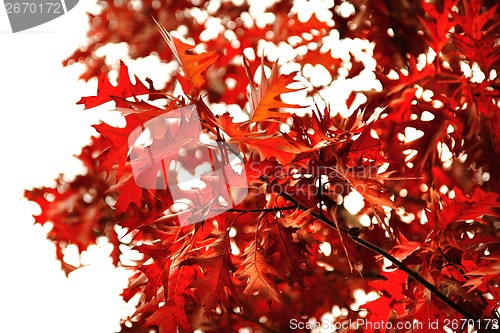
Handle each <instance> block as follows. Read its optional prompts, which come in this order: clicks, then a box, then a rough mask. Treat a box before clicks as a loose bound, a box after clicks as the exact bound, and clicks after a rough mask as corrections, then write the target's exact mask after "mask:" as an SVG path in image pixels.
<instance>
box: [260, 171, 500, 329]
mask: <svg viewBox="0 0 500 333" xmlns="http://www.w3.org/2000/svg"><path fill="white" fill-rule="evenodd" d="M261 179H262V180H263V181H265V182H266V183H267V184H269V182H268V181H267V179H265V178H264V177H261ZM279 194H280V195H281V196H282V197H283V198H285V199H286V200H288V201H290V202H291V203H293V204H294V205H296V206H297V207H298V208H300V209H301V210H303V211H307V210H308V209H309V208H308V207H307V206H305V205H303V204H301V203H299V202H298V200H297V199H295V198H294V197H293V196H291V195H290V194H288V193H286V192H280V193H279ZM309 214H310V215H311V216H313V217H315V218H316V219H318V220H320V221H322V222H324V223H325V224H327V225H328V226H330V227H332V228H333V229H336V230H340V231H341V232H343V233H344V234H345V235H346V236H347V237H348V238H350V239H351V240H352V241H353V242H355V243H357V244H359V245H361V246H363V247H365V248H367V249H370V250H372V251H373V252H375V253H378V254H380V255H381V256H383V257H384V258H386V259H387V260H389V261H390V262H392V263H393V264H394V265H395V266H396V267H397V268H399V269H400V270H402V271H403V272H405V273H406V274H408V275H409V276H411V277H412V278H413V279H414V280H416V281H418V282H419V283H420V284H421V285H422V286H424V287H425V288H426V289H427V290H429V291H430V292H431V293H432V294H433V295H434V296H436V297H437V298H438V299H440V300H441V301H442V302H443V303H445V304H446V305H447V306H449V307H450V308H452V309H453V310H455V311H456V312H458V313H460V314H461V315H462V316H464V317H466V318H468V319H471V320H473V321H474V323H479V318H478V317H476V316H475V315H473V314H472V313H470V312H469V311H467V310H466V309H464V308H462V307H461V306H459V305H458V304H456V303H455V302H453V301H452V300H451V299H450V298H449V297H447V296H446V295H444V294H443V293H442V292H440V291H439V290H438V289H437V288H436V287H435V286H434V285H433V284H432V283H430V282H429V281H427V280H426V279H424V278H423V277H422V276H421V275H420V274H418V273H417V272H415V271H413V270H412V269H411V268H409V267H408V266H406V265H405V264H403V263H402V262H401V261H399V260H398V259H396V258H395V257H394V256H392V255H391V254H390V253H388V252H387V251H385V250H383V249H381V248H380V247H378V246H377V245H375V244H373V243H370V242H369V241H367V240H364V239H362V238H359V237H358V236H357V235H353V234H352V233H349V229H347V228H345V227H342V226H340V225H339V226H338V228H337V226H336V225H335V223H334V222H333V221H330V220H329V219H327V218H326V217H325V216H323V215H321V214H319V213H317V212H315V211H311V212H310V213H309ZM478 331H479V332H490V333H493V331H491V330H490V329H481V328H480V327H478Z"/></svg>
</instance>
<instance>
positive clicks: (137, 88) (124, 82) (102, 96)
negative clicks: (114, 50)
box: [78, 61, 151, 109]
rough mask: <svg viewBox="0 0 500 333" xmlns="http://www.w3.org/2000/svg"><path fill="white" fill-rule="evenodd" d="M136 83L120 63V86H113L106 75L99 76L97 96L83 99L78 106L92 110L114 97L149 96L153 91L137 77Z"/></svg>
mask: <svg viewBox="0 0 500 333" xmlns="http://www.w3.org/2000/svg"><path fill="white" fill-rule="evenodd" d="M135 81H136V83H135V84H133V83H132V82H131V80H130V76H129V73H128V68H127V66H126V65H125V64H124V63H123V61H120V73H119V78H118V84H117V85H116V86H113V85H112V84H111V82H110V81H109V79H108V77H107V75H106V74H105V73H101V74H100V75H99V81H98V86H97V95H96V96H89V97H83V98H82V99H81V100H80V101H79V102H78V104H83V105H84V106H85V109H91V108H93V107H96V106H99V105H101V104H104V103H106V102H109V101H112V100H113V98H114V97H121V98H127V97H135V96H139V95H144V94H148V93H149V92H150V91H151V90H150V88H148V87H146V85H144V83H142V82H141V80H139V78H138V77H137V76H135Z"/></svg>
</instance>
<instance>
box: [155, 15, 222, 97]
mask: <svg viewBox="0 0 500 333" xmlns="http://www.w3.org/2000/svg"><path fill="white" fill-rule="evenodd" d="M155 22H156V20H155ZM156 24H157V25H158V28H159V30H160V33H161V36H162V37H163V39H164V40H165V41H166V42H167V45H168V47H169V48H170V50H171V51H172V52H173V54H174V56H175V58H176V60H177V61H178V62H179V65H180V66H181V68H182V70H183V76H181V77H180V78H179V82H180V83H181V85H182V89H183V90H184V92H185V93H186V94H187V95H189V96H198V95H199V94H200V92H201V89H202V88H203V87H204V85H205V82H206V71H207V69H208V67H210V66H211V65H213V64H214V63H215V61H217V58H218V54H217V53H216V52H206V53H201V54H196V52H195V51H194V47H193V46H191V45H188V44H185V43H183V42H181V41H180V40H178V39H177V38H175V37H173V36H172V35H171V34H170V33H169V32H168V31H167V30H166V29H165V28H164V27H162V26H161V25H160V24H159V23H158V22H156Z"/></svg>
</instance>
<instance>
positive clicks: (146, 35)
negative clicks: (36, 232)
mask: <svg viewBox="0 0 500 333" xmlns="http://www.w3.org/2000/svg"><path fill="white" fill-rule="evenodd" d="M300 3H301V2H300V1H296V2H295V4H294V3H292V2H290V1H277V2H275V3H274V4H272V5H269V6H267V7H265V8H263V9H262V12H259V10H258V9H256V8H257V7H258V6H257V5H252V6H250V5H249V4H248V3H247V2H245V1H239V2H238V4H236V2H235V3H233V2H231V1H222V2H217V1H207V0H180V1H163V2H160V1H157V0H154V1H151V0H142V1H107V0H106V1H100V2H99V5H100V12H99V13H98V14H89V19H90V31H89V33H88V36H89V38H88V40H87V43H86V45H85V46H83V47H82V48H81V49H79V50H77V51H76V52H75V53H74V54H73V55H72V56H71V57H70V58H68V59H67V60H66V61H65V64H67V65H68V64H72V63H74V62H85V64H86V65H87V66H86V71H85V73H84V74H83V75H82V78H84V79H87V80H88V79H91V78H96V77H98V82H99V87H98V91H97V95H96V96H91V97H85V98H82V100H81V101H80V102H79V103H80V104H82V105H84V106H85V108H86V109H88V108H92V107H95V106H98V105H101V104H103V103H106V102H110V101H112V102H114V103H115V104H116V109H117V110H119V111H120V112H121V113H122V115H123V118H124V119H125V120H126V126H124V127H118V126H112V125H110V124H106V123H101V124H98V125H95V129H96V130H97V132H98V133H99V135H97V136H96V137H93V138H92V142H91V144H90V145H89V146H87V147H84V148H83V150H82V153H81V155H80V156H79V159H80V160H81V161H82V162H83V164H84V165H85V167H86V173H85V174H84V175H81V176H78V177H76V178H75V179H74V180H72V181H68V180H66V179H65V178H64V177H63V176H61V177H60V178H59V179H58V180H57V184H56V187H54V188H41V189H33V190H30V191H26V194H25V196H26V197H27V198H28V199H29V200H32V201H35V202H37V203H38V204H39V205H40V206H41V208H42V213H41V214H40V215H38V216H36V217H35V219H36V222H37V223H40V224H44V223H47V222H51V223H52V224H53V228H52V230H51V231H50V232H49V235H48V237H49V238H50V239H51V240H52V241H54V242H55V243H56V245H57V255H58V258H59V259H60V260H61V262H62V264H63V266H62V267H63V269H65V270H66V272H67V273H69V272H70V271H71V270H72V269H74V267H71V266H69V265H68V264H65V263H64V260H63V258H64V249H65V248H66V247H67V246H68V245H69V244H76V245H77V246H78V249H79V251H80V252H82V251H84V250H85V249H86V248H87V247H88V246H89V245H90V244H94V243H95V242H96V240H97V238H98V237H106V238H107V239H108V240H109V242H111V243H112V244H113V245H114V251H113V252H112V254H111V255H112V258H113V262H114V264H115V265H126V264H124V263H122V262H121V260H123V257H122V256H121V253H122V250H123V249H124V248H132V249H134V250H136V251H138V252H140V253H141V254H142V255H143V256H142V259H140V260H137V261H135V262H134V263H133V265H132V266H130V269H133V270H135V271H136V273H135V275H134V276H133V277H132V279H131V280H130V285H129V287H128V288H127V289H126V290H124V292H123V298H124V299H125V300H126V301H129V300H130V299H132V297H133V296H134V295H136V294H138V295H140V301H139V305H138V307H137V312H136V313H135V314H134V315H133V316H131V318H128V319H127V320H126V321H125V322H124V323H123V327H122V331H123V332H147V331H148V328H149V327H158V328H159V331H160V332H162V333H164V332H176V331H177V330H179V331H180V332H190V331H193V330H195V329H200V330H202V331H203V332H221V331H226V332H237V331H238V330H239V329H241V328H250V329H252V330H253V331H255V332H286V331H290V330H291V325H290V323H291V322H295V323H303V324H305V323H307V322H308V320H311V319H315V320H317V321H319V322H321V318H322V316H323V315H324V314H325V313H327V312H330V311H332V309H333V308H334V307H335V308H336V309H341V311H337V312H338V313H337V312H336V311H334V313H333V314H334V319H335V323H337V324H341V323H348V322H355V321H356V320H358V319H366V320H367V322H371V323H380V322H388V321H390V322H392V323H394V325H396V323H398V322H400V323H405V322H406V323H408V322H412V321H414V320H417V321H420V322H422V323H425V324H424V325H423V326H422V327H419V326H413V327H406V330H404V329H400V330H399V331H401V332H403V331H408V332H427V331H428V322H434V321H437V324H438V326H437V327H436V328H437V329H438V330H437V331H438V332H443V331H444V328H445V327H446V326H448V327H450V328H452V329H453V330H455V331H459V332H466V331H467V325H462V324H463V323H473V324H474V325H475V326H476V328H478V329H479V330H480V331H488V330H490V331H491V330H492V329H493V328H494V326H492V324H491V323H492V322H491V321H488V320H491V319H494V320H497V323H498V308H499V305H500V304H499V302H500V292H499V290H500V288H499V287H498V284H499V283H500V279H499V273H500V238H499V236H500V219H499V217H500V215H499V212H500V201H499V198H498V193H499V190H500V178H499V174H498V172H497V171H495V170H498V169H497V167H498V164H499V162H500V160H499V158H500V150H499V147H500V110H499V90H498V85H499V80H498V78H497V76H496V74H497V72H498V70H499V64H500V51H499V50H498V47H497V46H498V45H497V44H498V38H499V37H498V29H499V24H498V22H499V21H500V20H499V15H498V4H494V2H493V1H486V0H484V1H480V0H478V1H465V0H442V1H439V0H436V1H430V2H426V1H407V0H395V1H378V0H377V1H359V0H353V1H351V2H347V1H342V2H340V3H336V4H335V5H330V6H327V7H328V8H325V9H323V10H324V11H326V12H327V13H328V14H329V15H326V16H327V17H326V19H325V18H324V15H320V14H321V13H313V14H312V15H311V16H310V17H307V18H305V19H304V17H302V16H301V15H299V14H298V8H300ZM322 14H324V13H322ZM269 17H270V18H271V19H267V20H266V19H264V18H269ZM153 18H154V19H155V20H156V21H157V23H155V20H154V19H153ZM214 22H215V23H214ZM214 24H215V25H216V27H217V29H218V30H217V29H216V30H215V31H216V32H217V33H216V34H212V35H211V34H210V33H211V32H213V30H211V28H210V27H211V26H213V25H214ZM174 36H176V37H174ZM162 37H163V38H162ZM181 37H182V38H181ZM335 38H340V40H341V41H351V40H365V41H369V42H372V43H373V44H372V45H374V48H373V58H374V59H375V60H376V63H377V65H376V67H375V68H374V69H369V68H367V67H366V64H365V63H364V62H363V61H361V60H360V58H359V57H358V56H356V55H355V54H353V53H349V55H348V59H346V58H345V57H344V58H342V59H341V58H339V57H337V56H336V55H335V54H336V53H335V50H333V49H332V46H331V45H332V44H331V40H332V39H335ZM110 43H126V44H127V45H128V46H129V49H128V50H129V55H130V57H131V58H133V59H135V58H140V57H147V56H151V55H155V56H158V57H159V58H160V59H161V60H162V61H163V62H164V63H171V64H172V63H177V64H178V66H177V69H176V73H172V76H171V77H168V78H166V82H162V83H159V84H160V85H161V84H163V83H164V87H163V88H161V89H158V88H155V87H154V86H153V83H152V82H151V81H150V80H141V79H139V78H137V77H136V78H135V80H131V78H130V76H129V72H128V69H127V66H126V65H125V64H124V63H121V64H120V68H119V79H118V81H117V82H116V84H112V83H111V81H112V80H110V79H108V76H107V74H106V73H107V72H108V71H109V70H115V69H113V68H112V66H111V67H109V66H108V64H107V63H106V59H105V58H100V57H98V56H97V54H98V53H99V52H98V50H99V49H100V48H101V47H103V46H105V45H107V44H110ZM194 45H196V46H197V47H196V48H195V47H194ZM276 47H283V48H285V49H286V50H287V52H288V55H290V54H292V55H293V59H292V60H290V63H293V66H292V67H285V65H283V62H281V61H278V60H277V59H276V58H275V53H273V52H272V51H273V50H275V48H276ZM364 51H365V53H370V51H369V50H368V49H365V50H364ZM261 54H262V57H261V56H260V55H261ZM244 55H245V56H244ZM312 66H315V68H322V69H323V70H324V71H326V72H327V73H329V75H330V80H329V82H324V83H318V81H317V80H316V81H315V80H314V79H315V78H314V77H310V76H309V74H308V73H309V72H310V68H311V67H312ZM365 67H366V68H365ZM282 68H283V70H282ZM290 68H293V70H289V69H290ZM256 73H259V75H257V76H255V74H256ZM370 73H372V75H374V76H375V77H376V78H377V79H378V81H379V82H380V84H381V89H378V90H369V91H363V90H362V89H359V90H358V91H354V92H352V93H351V94H350V95H349V96H348V98H347V99H346V101H345V105H346V110H349V115H348V116H342V115H341V113H339V112H338V111H339V110H336V109H334V108H333V107H330V106H328V104H327V103H321V101H320V99H321V98H320V97H319V96H323V97H325V96H326V94H328V93H331V90H328V87H329V86H330V84H332V82H338V81H343V82H347V81H348V80H351V79H354V78H356V77H362V75H366V74H370ZM259 77H260V81H259V79H258V78H259ZM307 78H309V79H310V81H314V82H313V83H314V84H308V83H307ZM134 81H135V82H134ZM327 81H328V80H327ZM177 82H178V83H179V84H180V88H182V92H181V91H180V89H179V86H177V87H178V88H177V89H175V87H176V84H177ZM301 83H302V84H301ZM304 86H305V87H304ZM174 90H175V92H179V93H178V94H174ZM247 91H248V94H247ZM289 93H293V94H296V96H300V98H299V99H297V97H296V98H295V99H293V98H290V97H289V95H290V94H289ZM286 94H288V96H287V95H286ZM300 94H302V95H300ZM313 97H314V98H315V100H316V101H318V104H315V103H313ZM335 98H338V97H335ZM297 100H300V101H301V102H300V103H298V102H297ZM186 105H195V106H196V109H197V110H198V113H199V117H200V119H201V120H202V124H203V128H202V129H201V131H203V132H204V133H206V134H207V135H209V136H211V137H212V138H215V139H217V140H219V141H228V142H232V143H236V144H238V145H239V147H240V150H241V152H242V154H243V156H244V159H245V167H246V175H247V182H248V190H249V192H248V195H247V196H246V198H245V199H244V201H243V202H241V203H239V204H238V205H237V206H236V207H234V208H233V209H230V210H228V211H226V212H224V213H222V214H220V215H217V216H216V217H215V218H210V219H208V220H206V221H204V222H202V223H196V224H188V225H185V224H184V223H182V221H181V220H180V219H179V217H178V215H177V214H175V211H174V210H173V208H172V204H173V202H172V198H171V195H170V193H169V190H168V189H156V190H155V189H143V188H140V187H138V186H137V185H136V183H135V181H134V177H133V174H132V168H131V165H130V157H129V156H128V141H127V140H128V136H129V135H130V133H131V132H132V131H133V130H134V129H135V128H137V127H139V126H141V124H144V123H145V122H147V121H148V120H150V119H153V118H154V117H157V116H159V115H162V114H165V113H168V112H169V111H172V110H176V109H178V108H180V107H183V106H186ZM221 106H222V107H223V109H224V110H225V112H224V113H223V114H220V113H217V112H214V110H216V109H217V110H218V109H220V107H221ZM235 109H239V110H243V111H242V112H243V113H241V112H240V115H239V116H238V118H235V112H229V110H235ZM241 114H244V115H245V114H246V116H245V117H244V119H243V120H242V118H241ZM412 133H418V135H417V136H418V137H417V138H415V135H413V137H412ZM180 162H181V163H182V164H183V165H184V167H186V168H187V169H189V170H190V171H191V172H193V171H194V169H195V168H196V167H197V164H196V161H193V160H187V159H184V160H182V158H181V157H180ZM353 190H356V191H357V192H359V193H360V194H361V196H362V197H363V203H364V205H363V208H361V210H359V212H354V213H352V211H350V210H348V209H346V207H347V206H348V205H347V204H346V201H345V198H346V197H347V196H348V195H349V196H350V193H351V192H353ZM347 208H348V207H347ZM207 209H211V208H210V207H209V208H207ZM117 232H118V233H117ZM121 233H123V234H126V236H124V237H118V234H121ZM384 257H385V260H382V259H384ZM359 290H361V291H363V292H365V293H370V292H372V291H375V292H376V293H377V295H378V297H377V298H376V299H375V300H369V301H368V302H367V303H366V304H364V305H359V304H357V303H356V297H355V295H358V294H359ZM460 318H462V319H468V320H469V321H467V322H465V321H461V322H460V321H458V320H459V319H460ZM479 319H482V320H483V321H479ZM450 323H455V324H456V323H462V324H459V325H458V327H457V326H453V325H451V324H450ZM486 323H490V325H489V327H487V326H488V325H487V324H486ZM447 324H448V325H447ZM332 325H333V324H332ZM372 326H375V325H372ZM372 326H370V325H368V324H367V323H365V325H360V326H359V327H356V325H350V326H344V327H345V329H343V330H344V331H360V332H361V331H364V332H373V331H374V330H375V328H376V327H372ZM395 327H396V326H393V328H390V327H389V326H386V327H382V328H379V329H378V330H379V331H380V332H393V331H396V330H395ZM299 331H301V330H299ZM302 331H309V329H307V328H306V327H305V326H304V329H303V330H302Z"/></svg>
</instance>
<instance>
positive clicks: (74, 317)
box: [0, 0, 127, 333]
mask: <svg viewBox="0 0 500 333" xmlns="http://www.w3.org/2000/svg"><path fill="white" fill-rule="evenodd" d="M93 3H95V1H88V0H83V1H80V3H79V4H78V5H77V6H76V7H75V8H73V10H71V11H69V12H68V13H67V14H66V15H63V16H61V17H59V18H57V19H55V20H53V21H51V22H48V23H46V24H44V25H41V26H38V27H35V28H32V29H30V30H28V31H26V32H20V33H16V34H13V33H12V32H11V28H10V25H9V22H8V17H7V14H6V13H5V7H4V6H3V4H2V2H1V1H0V112H1V116H0V124H1V130H0V147H1V149H2V155H1V158H0V161H1V164H0V171H1V172H0V185H1V191H0V212H1V215H0V223H1V226H0V230H1V232H2V240H1V242H0V267H1V268H0V288H1V296H0V327H1V328H0V331H1V332H5V333H13V332H21V333H28V332H42V333H45V332H47V333H48V332H50V333H63V332H64V333H80V332H81V333H88V332H95V333H101V332H102V333H111V332H115V331H116V330H117V329H118V326H117V323H118V320H119V318H120V316H121V314H122V313H123V311H124V310H123V309H122V304H123V302H122V301H121V298H120V297H119V293H120V292H121V289H122V288H123V287H125V286H126V284H127V279H126V276H125V274H124V272H123V271H120V270H115V269H114V268H113V266H112V265H111V261H109V260H108V259H107V258H106V255H105V253H106V250H105V249H104V250H98V249H97V248H96V247H94V248H93V249H92V250H91V251H90V253H89V254H88V255H87V260H88V261H91V262H92V264H91V265H89V266H88V267H86V268H83V269H81V270H78V271H76V272H74V273H72V274H71V275H70V278H69V279H67V278H66V277H65V275H64V273H62V271H60V270H59V263H58V262H57V261H56V260H55V249H54V246H53V245H52V243H50V242H49V241H48V240H46V238H45V231H44V230H43V229H42V228H41V227H40V226H38V225H36V226H34V225H33V222H34V221H33V218H32V214H36V213H37V212H38V211H39V209H38V208H37V207H38V206H37V205H36V204H33V203H29V202H28V201H26V200H24V199H23V200H21V199H20V198H21V197H22V195H23V191H24V189H26V188H31V187H33V186H43V185H51V184H52V180H53V179H54V178H56V177H57V175H58V174H59V173H60V172H63V173H65V174H68V175H74V174H76V173H78V172H79V170H80V164H79V163H78V162H77V160H76V159H75V158H74V157H72V156H73V155H74V154H78V153H79V152H80V150H81V147H82V146H83V145H85V144H86V143H87V142H88V140H89V138H90V135H91V134H92V133H93V129H92V128H91V125H92V124H93V123H97V122H98V119H99V118H100V116H101V115H102V111H95V110H90V111H82V109H83V107H81V106H77V105H76V102H77V101H78V100H79V99H80V97H82V96H84V95H89V94H94V93H95V89H96V86H95V82H94V83H93V84H90V85H86V84H84V83H83V82H77V80H78V75H79V73H80V71H81V67H78V66H73V67H71V68H63V67H62V65H61V61H62V60H63V59H64V58H66V57H67V56H69V55H70V54H71V53H72V52H73V50H75V49H76V48H77V47H78V45H79V43H80V42H82V41H84V40H85V32H86V29H87V16H86V14H85V12H86V10H87V9H88V8H90V7H86V6H91V5H92V4H93Z"/></svg>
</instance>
